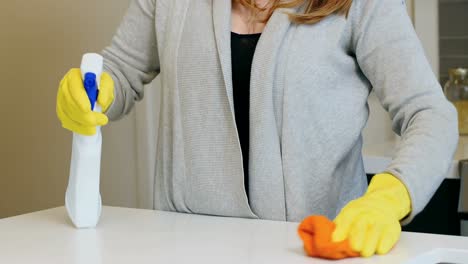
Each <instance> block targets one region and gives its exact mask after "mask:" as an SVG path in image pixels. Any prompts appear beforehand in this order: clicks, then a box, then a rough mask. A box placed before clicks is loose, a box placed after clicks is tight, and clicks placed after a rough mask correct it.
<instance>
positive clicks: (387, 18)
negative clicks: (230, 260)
mask: <svg viewBox="0 0 468 264" xmlns="http://www.w3.org/2000/svg"><path fill="white" fill-rule="evenodd" d="M257 41H258V42H257ZM103 55H104V57H105V71H106V72H107V73H108V74H105V75H103V77H102V80H101V91H100V95H99V98H98V102H99V103H100V104H101V105H102V106H103V108H104V109H105V110H106V112H105V115H104V114H97V113H92V112H91V110H90V104H89V101H88V99H87V97H86V94H85V92H84V89H83V87H82V84H81V82H82V81H81V78H80V72H79V70H77V69H73V70H71V71H70V72H69V73H68V74H67V75H66V76H65V77H64V79H63V81H62V82H61V85H60V88H59V93H58V101H57V113H58V116H59V118H60V120H61V122H62V125H63V126H64V127H65V128H67V129H69V130H72V131H74V132H77V133H81V134H93V133H94V131H95V129H94V127H95V126H97V125H105V124H106V123H107V118H109V119H111V120H116V119H118V118H119V117H121V116H122V115H124V114H126V113H128V112H129V111H130V110H131V109H132V107H133V105H134V103H135V101H138V100H140V99H141V98H142V97H143V86H144V85H145V84H148V83H149V82H151V81H152V80H153V79H154V78H155V76H156V75H157V74H160V76H161V81H162V87H161V90H160V93H161V97H162V102H161V105H160V111H161V120H160V126H159V138H158V146H157V149H158V151H157V158H156V175H155V193H154V201H155V209H159V210H171V211H178V212H187V213H197V214H210V215H222V216H232V217H249V218H261V219H271V220H281V221H300V220H302V219H303V218H304V217H306V216H308V215H311V214H323V215H326V216H328V217H329V218H331V219H333V218H334V219H335V223H336V224H337V228H336V230H335V232H334V234H333V240H334V241H340V240H344V239H349V240H350V243H351V246H352V248H353V249H354V250H356V251H358V252H359V253H360V254H361V255H362V256H371V255H373V254H374V253H379V254H385V253H387V252H388V251H389V250H390V249H391V248H392V246H393V245H394V244H395V243H396V242H397V240H398V238H399V235H400V232H401V227H400V221H403V222H409V221H411V219H412V218H413V217H414V216H415V215H416V214H418V213H419V212H420V211H421V210H422V209H423V208H424V206H425V205H426V203H427V202H428V200H429V198H430V197H431V196H432V195H433V193H434V191H435V190H436V188H437V187H438V185H439V184H440V182H441V181H442V179H443V177H444V173H445V172H446V171H447V169H448V165H449V163H450V161H451V158H452V155H453V152H454V149H455V145H456V142H457V135H458V133H457V128H456V126H457V122H456V114H455V111H454V108H453V107H452V106H451V105H450V103H448V102H447V101H446V100H445V98H444V95H443V94H442V90H441V88H440V86H439V84H438V81H437V80H436V78H435V77H434V75H433V73H432V71H431V69H430V67H429V65H428V62H427V61H426V59H425V57H424V54H423V50H422V48H421V46H420V43H419V41H418V39H417V37H416V34H415V32H414V30H413V28H412V24H411V21H410V19H409V18H408V16H407V13H406V7H405V4H404V2H403V1H402V0H385V1H383V0H354V1H351V0H322V1H319V0H292V1H286V0H284V1H282V0H271V1H267V0H263V1H254V0H237V1H233V2H232V3H231V2H230V1H228V0H224V1H222V0H203V1H199V0H178V1H173V0H135V1H133V2H132V4H131V6H130V9H129V11H128V13H127V15H126V16H125V18H124V20H123V22H122V24H121V26H120V28H119V29H118V31H117V33H116V35H115V37H114V39H113V41H112V44H111V45H110V46H109V47H107V48H106V49H105V50H104V51H103ZM372 89H374V91H375V93H376V94H377V96H378V97H379V99H380V101H381V103H382V105H383V106H384V108H385V109H386V110H387V111H388V112H389V114H390V116H391V118H392V120H393V129H394V130H395V132H396V133H398V134H400V135H401V139H402V140H401V144H400V145H399V147H398V151H397V152H396V154H395V156H394V159H393V162H392V163H391V164H390V165H389V166H388V168H387V169H386V170H385V171H384V172H382V174H379V175H376V176H375V177H374V179H373V180H372V182H371V184H370V185H369V187H367V183H366V176H365V172H364V167H363V161H362V154H361V148H362V137H361V132H362V129H363V127H364V126H365V123H366V121H367V118H368V106H367V98H368V95H369V93H370V91H371V90H372ZM244 177H245V178H244ZM244 183H245V184H244ZM247 183H248V184H247ZM366 188H367V191H366ZM350 201H352V202H350ZM337 215H338V216H337ZM336 216H337V217H336ZM335 217H336V218H335Z"/></svg>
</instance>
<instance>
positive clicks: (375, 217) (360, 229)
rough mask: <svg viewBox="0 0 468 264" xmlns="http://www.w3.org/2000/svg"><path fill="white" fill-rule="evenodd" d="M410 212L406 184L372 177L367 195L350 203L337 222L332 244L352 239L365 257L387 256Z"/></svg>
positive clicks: (356, 249)
mask: <svg viewBox="0 0 468 264" xmlns="http://www.w3.org/2000/svg"><path fill="white" fill-rule="evenodd" d="M410 211H411V200H410V197H409V194H408V191H407V189H406V187H405V186H404V185H403V183H402V182H401V181H400V180H399V179H397V178H396V177H395V176H393V175H391V174H378V175H376V176H374V177H373V179H372V181H371V183H370V184H369V187H368V189H367V192H366V194H365V195H364V196H362V197H361V198H359V199H356V200H353V201H351V202H350V203H348V204H347V205H346V206H345V207H344V208H343V209H342V210H341V212H340V214H339V215H338V216H337V217H336V218H335V220H334V222H335V224H336V229H335V231H334V233H333V241H334V242H339V241H343V240H345V239H349V241H350V245H351V248H352V249H353V250H354V251H356V252H359V253H360V254H361V256H362V257H370V256H372V255H374V254H375V253H377V254H386V253H388V252H389V251H390V250H391V249H392V248H393V246H394V245H395V244H396V243H397V242H398V240H399V238H400V234H401V225H400V220H401V219H403V218H404V217H406V216H407V215H408V214H409V212H410Z"/></svg>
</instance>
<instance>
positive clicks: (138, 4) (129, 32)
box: [102, 0, 159, 120]
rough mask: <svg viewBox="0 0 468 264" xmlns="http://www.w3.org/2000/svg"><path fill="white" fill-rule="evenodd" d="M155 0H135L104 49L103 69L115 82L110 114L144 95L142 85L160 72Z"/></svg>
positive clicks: (124, 111)
mask: <svg viewBox="0 0 468 264" xmlns="http://www.w3.org/2000/svg"><path fill="white" fill-rule="evenodd" d="M155 1H156V0H132V2H131V4H130V7H129V9H128V11H127V13H126V15H125V17H124V19H123V21H122V22H121V25H120V27H119V28H118V30H117V33H116V34H115V36H114V37H113V39H112V42H111V45H110V46H108V47H107V48H105V49H104V51H103V52H102V54H103V57H104V70H105V71H106V72H108V73H109V74H110V75H111V76H112V78H113V80H114V83H115V88H114V89H115V100H114V102H113V104H112V105H111V107H110V108H109V110H108V111H107V113H106V114H107V115H108V117H109V118H110V119H111V120H116V119H119V118H120V117H122V116H123V115H125V114H127V113H128V112H130V110H131V109H132V108H133V105H134V104H135V101H139V100H141V99H142V98H143V88H144V85H145V84H148V83H150V82H151V81H152V80H153V79H154V78H155V77H156V75H157V74H158V73H159V57H158V47H157V41H156V27H155V13H156V12H155V4H156V3H155Z"/></svg>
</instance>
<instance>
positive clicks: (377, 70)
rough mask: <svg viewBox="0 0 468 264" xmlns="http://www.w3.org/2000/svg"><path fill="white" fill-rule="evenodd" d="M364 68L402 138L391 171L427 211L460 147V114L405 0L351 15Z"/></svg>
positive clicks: (357, 6)
mask: <svg viewBox="0 0 468 264" xmlns="http://www.w3.org/2000/svg"><path fill="white" fill-rule="evenodd" d="M349 20H350V23H351V27H352V47H353V50H354V53H355V56H356V58H357V61H358V64H359V66H360V68H361V70H362V72H363V73H364V75H365V76H366V77H367V79H368V80H369V81H370V83H371V84H372V87H373V90H374V91H375V93H376V95H377V97H378V98H379V100H380V102H381V104H382V106H383V107H384V108H385V109H386V110H387V111H388V113H389V115H390V117H391V119H392V128H393V130H394V132H395V133H397V134H398V135H400V136H401V141H400V143H399V145H398V146H397V151H396V153H395V155H394V157H393V159H392V162H391V164H390V165H389V166H388V167H387V169H386V172H389V173H391V174H393V175H394V176H396V177H397V178H399V179H400V180H401V181H402V182H403V183H404V184H405V186H406V187H407V189H408V192H409V194H410V197H411V204H412V211H411V214H410V215H409V216H408V217H407V218H406V219H404V221H403V224H405V223H409V222H410V221H411V220H412V218H413V217H414V216H415V215H416V214H418V213H419V212H421V211H422V210H423V209H424V207H425V206H426V204H427V203H428V201H429V200H430V198H431V197H432V196H433V195H434V193H435V191H436V190H437V188H438V187H439V185H440V184H441V182H442V180H443V179H444V177H445V175H446V173H447V171H448V168H449V165H450V164H451V163H452V159H453V155H454V152H455V149H456V145H457V142H458V128H457V124H458V123H457V114H456V111H455V108H454V107H453V105H452V104H451V103H450V102H448V101H447V100H446V98H445V96H444V94H443V91H442V88H441V86H440V84H439V82H438V80H437V79H436V77H435V75H434V73H433V72H432V70H431V67H430V65H429V63H428V61H427V59H426V57H425V55H424V50H423V48H422V46H421V44H420V41H419V39H418V37H417V35H416V32H415V30H414V28H413V25H412V23H411V20H410V18H409V16H408V14H407V11H406V5H405V1H402V0H355V1H354V3H353V6H352V9H351V10H350V14H349Z"/></svg>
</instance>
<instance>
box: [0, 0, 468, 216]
mask: <svg viewBox="0 0 468 264" xmlns="http://www.w3.org/2000/svg"><path fill="white" fill-rule="evenodd" d="M129 2H130V0H100V1H94V0H80V1H72V0H61V1H57V0H41V1H4V2H3V3H2V7H1V8H0V32H1V33H2V34H1V36H0V39H1V41H0V58H1V59H0V83H1V94H2V98H3V101H2V103H1V104H0V113H1V115H0V123H1V129H0V133H1V134H0V218H3V217H8V216H14V215H18V214H23V213H28V212H33V211H38V210H42V209H46V208H51V207H56V206H61V205H63V204H64V194H65V189H66V185H67V182H68V174H69V165H70V155H71V142H72V141H71V140H72V137H71V136H72V135H71V133H70V132H68V131H65V130H64V129H62V128H61V126H60V123H59V121H58V120H57V118H56V114H55V99H56V92H57V88H58V84H59V81H60V79H61V77H62V76H63V75H64V74H65V73H66V72H67V71H68V70H69V69H70V68H72V67H79V64H80V61H81V56H82V55H83V54H84V53H86V52H99V51H101V50H102V49H103V48H104V47H105V46H106V45H108V44H109V43H110V40H111V38H112V36H113V34H114V32H115V30H116V28H117V26H118V24H119V21H120V20H121V18H122V16H123V15H124V13H125V10H126V8H127V6H128V4H129ZM407 6H408V12H409V15H410V16H411V18H412V20H413V22H414V25H415V28H416V31H417V33H418V35H419V37H420V38H421V40H422V43H423V46H424V49H425V51H426V54H427V57H428V59H429V61H430V63H431V65H432V67H433V70H434V73H435V74H436V75H437V76H439V77H440V78H441V82H445V80H446V79H447V78H448V75H447V72H448V68H451V67H467V66H468V29H467V27H466V25H467V24H468V19H467V17H468V15H467V14H468V1H462V0H440V1H438V0H408V1H407ZM149 86H150V87H149V88H148V89H147V91H146V94H145V100H144V101H143V102H141V103H140V104H138V106H137V107H136V109H134V111H133V112H132V113H131V114H130V115H128V116H127V117H126V118H124V119H123V120H121V121H119V122H116V123H112V124H110V125H109V126H106V127H105V128H104V134H103V140H104V143H103V154H102V173H101V193H102V197H103V202H104V204H106V205H113V206H123V207H139V208H152V175H153V166H154V151H155V150H154V143H155V138H156V136H157V135H156V129H155V127H156V125H157V120H158V118H157V117H158V112H157V109H158V108H157V105H158V100H159V99H158V96H157V86H158V82H157V81H156V82H154V83H153V84H151V85H149ZM369 104H370V108H371V117H370V120H369V123H368V126H367V128H366V130H365V132H364V138H365V148H366V147H369V146H373V145H375V144H379V143H381V142H387V141H392V140H394V138H395V135H394V134H393V133H392V131H391V127H390V122H389V118H388V115H387V113H385V112H384V111H383V109H382V108H381V107H380V104H379V102H378V101H377V99H376V98H375V96H374V95H371V97H370V99H369Z"/></svg>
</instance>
